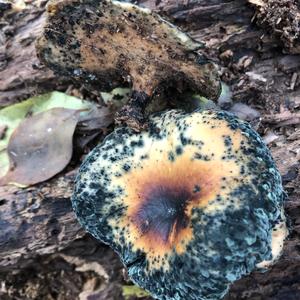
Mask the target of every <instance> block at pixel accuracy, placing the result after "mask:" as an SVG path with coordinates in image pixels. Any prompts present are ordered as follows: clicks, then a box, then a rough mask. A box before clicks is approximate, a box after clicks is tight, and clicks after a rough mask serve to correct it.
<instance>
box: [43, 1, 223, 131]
mask: <svg viewBox="0 0 300 300" xmlns="http://www.w3.org/2000/svg"><path fill="white" fill-rule="evenodd" d="M47 11H48V16H47V22H46V25H45V28H44V31H43V34H42V36H41V37H40V38H39V39H38V41H37V53H38V56H39V58H40V60H41V61H42V62H43V63H45V64H46V65H47V66H49V67H50V68H51V69H53V70H55V71H56V72H58V73H59V74H62V75H66V76H71V77H74V78H79V79H81V80H84V81H87V82H89V83H91V84H94V85H96V86H97V88H98V89H99V90H101V91H110V90H112V89H113V88H116V87H119V86H122V85H124V84H128V83H129V84H130V85H131V87H132V90H133V97H132V98H133V99H132V101H131V102H132V103H131V102H130V104H131V106H129V107H127V108H124V109H123V110H122V112H121V113H119V115H118V120H120V121H121V123H122V121H123V120H125V121H127V119H131V121H132V122H131V123H134V122H135V121H136V122H137V123H138V122H142V120H143V114H144V111H145V108H146V106H147V105H148V103H149V102H150V101H151V99H152V97H153V96H155V94H161V93H163V92H164V91H165V90H168V89H170V88H173V89H175V90H177V91H178V92H180V93H182V92H183V91H185V90H190V91H193V92H196V93H198V94H201V95H203V96H205V97H208V98H210V99H215V100H216V99H217V98H218V96H219V94H220V90H221V85H220V80H219V76H218V74H217V68H216V67H215V65H214V64H213V63H212V62H210V61H208V60H207V59H205V58H204V57H203V55H200V54H199V53H198V52H197V50H199V49H200V48H201V47H203V44H201V43H199V42H196V41H195V40H193V39H192V38H190V37H189V36H188V35H187V34H185V33H183V32H182V31H180V30H179V29H178V28H177V27H175V26H174V25H172V24H171V23H169V22H167V21H165V20H164V19H162V18H161V17H160V16H159V15H157V14H156V13H154V12H151V11H150V10H149V9H145V8H141V7H138V6H136V5H134V4H130V3H127V2H119V1H110V0H101V1H97V0H84V1H80V0H54V1H50V2H49V4H48V5H47ZM125 123H127V124H129V125H130V124H131V123H130V122H125ZM132 127H134V126H132Z"/></svg>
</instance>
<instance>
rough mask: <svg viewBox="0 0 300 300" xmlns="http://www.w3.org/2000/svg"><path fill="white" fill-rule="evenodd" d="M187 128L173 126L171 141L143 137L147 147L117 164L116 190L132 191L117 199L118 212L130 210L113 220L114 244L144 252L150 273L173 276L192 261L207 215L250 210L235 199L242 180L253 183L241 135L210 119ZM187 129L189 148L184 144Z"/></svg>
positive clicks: (198, 117) (196, 118)
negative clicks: (175, 264) (176, 262)
mask: <svg viewBox="0 0 300 300" xmlns="http://www.w3.org/2000/svg"><path fill="white" fill-rule="evenodd" d="M206 120H207V121H206ZM182 123H184V126H185V127H184V129H177V128H176V126H172V123H170V124H168V125H169V126H168V127H167V131H166V137H165V138H163V139H159V138H158V139H156V138H155V137H154V138H153V137H151V139H149V137H148V133H147V132H145V133H142V134H141V135H140V136H139V137H138V139H141V140H143V142H144V145H143V147H138V146H137V147H136V148H134V149H133V150H132V151H133V153H134V155H131V154H129V155H128V156H126V157H125V158H124V159H123V160H121V161H119V162H117V163H115V164H114V165H110V172H112V173H113V174H116V176H114V177H113V179H112V181H111V182H112V184H113V186H112V187H110V188H111V189H113V190H116V189H118V188H121V190H123V191H124V193H121V194H119V195H118V196H117V197H116V198H114V205H117V206H120V207H125V208H126V213H124V214H122V215H120V216H119V218H115V217H111V218H109V225H110V226H111V228H113V234H114V241H115V242H116V243H119V244H120V245H122V247H123V246H124V242H125V244H126V245H127V247H129V249H131V250H132V251H134V252H139V251H141V252H143V253H144V254H145V256H146V260H147V262H148V264H149V270H151V269H159V268H161V267H163V268H165V269H168V266H169V263H170V259H171V257H174V255H184V254H186V253H187V252H186V250H187V246H188V245H189V244H191V243H194V242H195V241H196V243H197V238H198V235H199V234H198V233H197V232H196V231H195V225H196V224H197V222H200V219H201V220H202V221H201V222H205V219H207V218H203V217H201V218H200V217H199V214H200V213H201V214H204V215H211V216H212V215H214V214H216V213H222V212H223V211H224V210H225V209H226V208H227V207H228V206H230V207H232V209H239V208H240V206H241V205H242V203H241V201H240V200H239V198H238V197H236V198H235V200H233V199H232V197H231V193H232V191H233V190H234V189H235V188H236V187H238V186H239V185H240V183H241V181H243V182H244V183H246V182H249V181H251V177H249V176H245V175H243V176H241V168H242V167H243V168H246V167H245V165H246V161H247V156H245V155H242V152H241V151H240V147H241V142H242V141H243V142H244V143H245V141H246V139H245V136H243V134H241V131H239V130H232V129H230V127H229V126H228V123H227V122H225V121H222V120H218V119H209V118H208V117H207V116H206V114H205V113H201V114H196V113H195V114H194V115H193V117H185V120H184V121H182ZM183 130H184V137H187V138H188V139H190V142H188V143H185V141H184V140H182V139H181V138H182V137H183V136H182V132H183ZM227 137H228V138H230V140H231V143H229V144H228V143H227ZM133 140H135V141H136V140H137V137H133V138H131V139H128V145H130V143H131V141H133ZM127 147H128V146H127ZM128 148H129V147H128ZM142 157H144V158H142ZM103 164H104V162H102V165H103ZM125 164H126V166H127V168H125V169H126V172H124V171H122V170H123V168H124V166H125ZM128 166H129V168H128ZM118 174H119V175H118ZM117 175H118V176H117ZM202 216H203V215H202ZM203 225H205V224H203Z"/></svg>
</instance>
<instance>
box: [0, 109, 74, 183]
mask: <svg viewBox="0 0 300 300" xmlns="http://www.w3.org/2000/svg"><path fill="white" fill-rule="evenodd" d="M78 115H79V112H78V111H77V110H73V109H65V108H53V109H50V110H48V111H46V112H41V113H38V114H36V115H34V116H32V117H29V118H27V119H25V120H23V121H22V122H21V124H20V125H19V126H18V128H17V129H16V130H15V131H14V133H13V135H12V136H11V138H10V140H9V144H8V148H7V150H8V154H9V161H10V169H9V171H8V173H7V174H6V175H5V176H4V177H3V178H2V179H1V180H0V184H2V185H3V184H7V183H12V182H13V183H17V184H20V185H25V186H27V185H32V184H35V183H38V182H41V181H45V180H47V179H49V178H51V177H53V176H54V175H55V174H57V173H59V172H60V171H61V170H63V169H64V168H65V167H66V165H67V164H68V163H69V161H70V159H71V157H72V148H73V147H72V138H73V133H74V130H75V127H76V124H77V122H78Z"/></svg>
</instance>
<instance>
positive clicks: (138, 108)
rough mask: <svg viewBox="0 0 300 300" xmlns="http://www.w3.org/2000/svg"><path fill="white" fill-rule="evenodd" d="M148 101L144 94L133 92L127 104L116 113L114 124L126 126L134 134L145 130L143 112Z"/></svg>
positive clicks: (148, 97)
mask: <svg viewBox="0 0 300 300" xmlns="http://www.w3.org/2000/svg"><path fill="white" fill-rule="evenodd" d="M150 100H151V97H150V96H149V95H147V94H146V93H144V92H138V91H133V92H132V95H131V98H130V100H129V101H128V103H127V104H126V105H125V106H123V107H122V108H121V110H120V111H119V112H118V113H117V115H116V118H115V121H116V123H117V124H126V125H128V126H129V127H131V128H132V129H133V130H134V131H136V132H139V131H141V130H143V129H146V128H147V124H146V123H145V117H144V112H145V109H146V107H147V105H148V104H149V102H150Z"/></svg>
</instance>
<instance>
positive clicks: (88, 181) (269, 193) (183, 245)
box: [72, 110, 287, 300]
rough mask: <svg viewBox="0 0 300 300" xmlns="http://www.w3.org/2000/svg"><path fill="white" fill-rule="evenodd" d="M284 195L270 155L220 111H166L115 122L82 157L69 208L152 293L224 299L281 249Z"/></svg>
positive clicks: (256, 137) (255, 136)
mask: <svg viewBox="0 0 300 300" xmlns="http://www.w3.org/2000/svg"><path fill="white" fill-rule="evenodd" d="M283 200H284V192H283V189H282V185H281V178H280V175H279V173H278V171H277V169H276V167H275V164H274V162H273V160H272V157H271V155H270V152H269V151H268V149H267V147H266V146H265V145H264V143H263V141H262V139H261V138H260V137H259V135H258V134H257V133H256V132H255V131H254V130H253V129H252V128H251V127H250V125H248V124H247V123H245V122H243V121H240V120H238V119H237V118H236V117H234V116H233V115H231V114H229V113H226V112H216V111H196V112H193V113H191V114H187V113H184V112H181V111H176V110H171V111H168V112H163V113H158V114H156V115H154V116H151V117H150V120H149V128H148V130H147V131H143V132H141V133H135V132H134V131H133V130H132V129H130V128H128V127H127V128H126V127H124V128H118V129H116V130H115V131H114V132H113V133H111V134H110V135H109V136H107V137H106V139H105V140H104V142H103V143H102V144H100V145H98V146H97V147H96V148H94V150H93V151H92V152H91V153H90V154H89V155H88V157H87V158H86V159H85V161H84V163H83V165H82V166H81V168H80V171H79V174H78V176H77V180H76V186H75V191H74V195H73V199H72V203H73V207H74V210H75V212H76V215H77V217H78V219H79V221H80V223H81V224H82V226H83V227H84V228H85V229H86V230H87V231H88V232H90V233H91V234H92V235H93V236H94V237H95V238H96V239H98V240H100V241H102V242H104V243H106V244H108V245H110V246H111V247H112V248H113V249H114V250H115V251H116V252H117V253H118V254H119V255H120V258H121V260H122V262H123V263H124V265H125V266H126V267H127V269H128V274H129V276H130V278H131V279H132V280H133V281H134V282H135V283H136V284H137V285H139V286H140V287H142V288H144V289H146V290H148V291H149V292H150V293H151V294H152V295H153V297H154V298H157V299H184V300H196V299H203V300H206V299H210V300H211V299H221V298H222V297H223V296H224V295H225V293H226V292H227V290H228V288H229V285H230V283H232V282H233V281H235V280H237V279H239V278H241V277H242V276H243V275H245V274H248V273H250V272H251V271H252V270H254V269H255V268H262V267H266V266H267V265H268V264H271V263H272V262H274V261H275V260H276V259H277V258H278V256H279V255H280V252H281V248H282V244H283V241H284V239H285V237H286V233H287V230H286V226H285V217H284V214H283V208H282V206H283Z"/></svg>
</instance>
